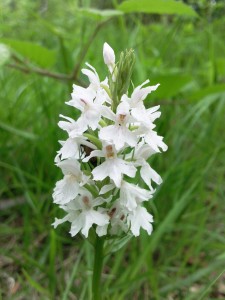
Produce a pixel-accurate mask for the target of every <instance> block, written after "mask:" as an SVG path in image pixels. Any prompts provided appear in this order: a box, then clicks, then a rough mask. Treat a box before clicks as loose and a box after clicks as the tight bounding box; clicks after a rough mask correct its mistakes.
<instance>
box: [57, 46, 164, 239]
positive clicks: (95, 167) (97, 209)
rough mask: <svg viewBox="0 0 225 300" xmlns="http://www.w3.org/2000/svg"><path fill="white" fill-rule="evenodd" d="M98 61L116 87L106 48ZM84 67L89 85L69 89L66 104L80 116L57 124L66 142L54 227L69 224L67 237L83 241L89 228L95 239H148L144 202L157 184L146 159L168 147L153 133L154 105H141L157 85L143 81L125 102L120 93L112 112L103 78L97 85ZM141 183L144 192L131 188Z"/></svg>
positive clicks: (112, 57)
mask: <svg viewBox="0 0 225 300" xmlns="http://www.w3.org/2000/svg"><path fill="white" fill-rule="evenodd" d="M103 58H104V62H105V64H106V65H107V67H108V70H109V77H110V76H111V77H110V78H111V80H112V82H115V81H116V80H117V77H116V76H117V72H116V71H117V64H116V63H115V54H114V51H113V49H112V48H111V47H110V46H109V45H108V44H107V43H105V44H104V47H103ZM87 66H88V69H83V70H82V73H83V74H85V75H86V76H87V77H88V79H89V81H90V85H89V86H88V87H87V88H84V87H81V86H77V85H73V92H72V99H71V100H70V101H69V102H67V103H66V104H68V105H70V106H72V107H73V108H75V109H78V110H80V112H81V113H80V117H79V118H78V119H77V120H76V121H75V120H73V119H72V118H69V117H65V116H62V115H61V117H62V118H63V120H62V121H60V122H59V127H60V128H61V129H63V130H65V131H66V132H67V134H68V139H67V140H66V141H60V144H61V146H62V147H61V149H60V150H59V151H58V153H57V156H56V159H55V162H56V165H57V166H58V167H59V168H60V169H61V170H62V172H63V174H64V177H63V179H62V180H60V181H58V182H57V183H56V186H55V188H54V193H53V199H54V203H56V204H58V205H59V206H60V207H61V208H62V209H63V210H64V211H65V212H66V215H65V217H64V218H63V219H57V218H56V219H55V222H54V223H53V225H54V227H57V226H58V225H59V224H61V223H63V222H65V221H69V222H71V230H70V233H71V235H72V236H75V235H76V234H77V233H78V232H80V231H81V233H82V234H83V235H84V236H85V237H88V233H89V230H90V228H91V227H92V228H94V230H95V231H96V233H97V234H98V236H103V235H107V234H110V235H114V234H115V235H117V234H119V233H121V232H131V233H132V234H133V235H134V236H138V235H139V234H140V229H141V228H143V229H145V230H146V231H147V232H148V234H151V232H152V222H153V217H152V215H151V214H150V213H148V212H147V210H146V208H145V207H143V202H144V201H148V200H149V199H150V198H152V196H153V193H154V189H153V187H152V185H151V182H152V181H154V182H155V183H156V184H160V183H161V182H162V179H161V177H160V175H159V174H157V173H156V171H154V170H153V169H152V168H151V167H150V165H149V163H148V162H147V161H146V160H147V159H148V158H149V157H150V156H151V155H152V154H154V153H157V152H160V149H161V150H163V151H166V150H167V146H166V144H165V143H164V142H163V138H162V137H161V136H158V135H157V133H156V131H154V128H155V125H154V121H155V120H156V119H157V118H159V117H160V112H159V106H154V107H152V108H149V109H146V108H145V106H144V100H145V98H146V97H147V95H148V94H150V93H151V92H152V91H155V90H156V89H157V87H158V84H157V85H155V86H146V84H148V83H149V80H147V81H145V82H144V83H143V84H141V85H140V86H138V87H136V88H135V89H134V90H133V92H132V94H131V96H130V97H128V95H127V94H123V95H122V97H121V99H119V103H118V105H117V107H116V108H115V109H113V103H114V102H113V101H114V99H113V97H112V93H111V91H110V85H109V80H108V78H106V79H105V80H104V81H102V82H101V81H100V79H99V76H98V74H97V72H96V70H95V69H94V68H93V67H92V66H90V65H89V64H87ZM130 178H132V180H130ZM140 178H142V180H143V181H144V183H145V186H146V187H148V189H144V188H141V187H140V186H138V185H137V184H133V183H130V182H131V181H132V182H137V181H138V180H140Z"/></svg>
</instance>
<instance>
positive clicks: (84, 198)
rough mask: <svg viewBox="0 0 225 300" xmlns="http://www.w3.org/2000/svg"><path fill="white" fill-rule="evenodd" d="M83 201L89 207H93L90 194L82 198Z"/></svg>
mask: <svg viewBox="0 0 225 300" xmlns="http://www.w3.org/2000/svg"><path fill="white" fill-rule="evenodd" d="M82 201H83V203H84V205H85V206H86V207H87V208H91V204H90V200H89V198H88V196H84V197H83V198H82Z"/></svg>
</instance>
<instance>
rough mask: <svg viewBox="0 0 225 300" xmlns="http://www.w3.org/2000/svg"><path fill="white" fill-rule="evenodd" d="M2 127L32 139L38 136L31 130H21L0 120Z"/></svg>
mask: <svg viewBox="0 0 225 300" xmlns="http://www.w3.org/2000/svg"><path fill="white" fill-rule="evenodd" d="M0 128H2V129H4V130H6V131H8V132H10V133H12V134H15V135H19V136H21V137H23V138H26V139H30V140H34V139H36V138H37V136H36V135H35V134H33V133H31V132H27V131H24V130H21V129H17V128H14V127H12V126H10V125H7V124H5V123H3V122H0Z"/></svg>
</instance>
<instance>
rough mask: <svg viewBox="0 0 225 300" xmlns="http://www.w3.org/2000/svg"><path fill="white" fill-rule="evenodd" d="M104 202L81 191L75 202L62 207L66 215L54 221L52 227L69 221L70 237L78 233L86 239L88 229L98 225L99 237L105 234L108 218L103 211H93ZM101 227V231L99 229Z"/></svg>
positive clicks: (85, 191)
mask: <svg viewBox="0 0 225 300" xmlns="http://www.w3.org/2000/svg"><path fill="white" fill-rule="evenodd" d="M104 201H105V200H104V199H103V198H100V197H98V198H95V199H94V198H93V196H92V195H91V193H89V192H88V191H87V190H81V194H80V195H79V196H77V197H76V199H75V200H73V201H71V202H70V203H69V204H67V205H65V206H62V208H63V209H64V210H65V211H66V212H67V213H68V215H67V216H65V217H64V218H63V219H56V220H55V222H54V223H53V225H54V227H57V226H58V225H59V224H61V223H63V222H65V221H70V222H71V223H72V224H71V230H70V233H71V235H72V236H75V235H76V234H77V233H78V232H79V231H81V233H82V234H83V235H84V236H85V237H88V232H89V229H90V228H91V227H92V225H93V224H96V225H98V227H99V228H98V232H99V235H100V236H101V235H103V234H106V232H107V227H105V225H107V224H108V223H109V216H108V215H107V213H106V211H105V210H102V209H99V210H95V209H94V208H95V207H96V206H99V205H101V204H102V203H103V202H104ZM101 227H103V230H102V229H101Z"/></svg>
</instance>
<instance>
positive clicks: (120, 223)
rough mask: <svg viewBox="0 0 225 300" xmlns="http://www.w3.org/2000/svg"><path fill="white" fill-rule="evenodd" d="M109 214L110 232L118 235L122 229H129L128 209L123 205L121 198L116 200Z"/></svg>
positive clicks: (125, 230) (124, 230)
mask: <svg viewBox="0 0 225 300" xmlns="http://www.w3.org/2000/svg"><path fill="white" fill-rule="evenodd" d="M108 215H109V217H110V225H111V228H110V234H112V235H118V234H120V233H121V231H123V232H127V231H128V230H129V227H128V224H127V210H126V208H125V207H124V206H123V205H121V202H120V201H119V199H118V200H116V201H115V202H114V204H113V206H112V207H111V209H110V210H109V213H108Z"/></svg>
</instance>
